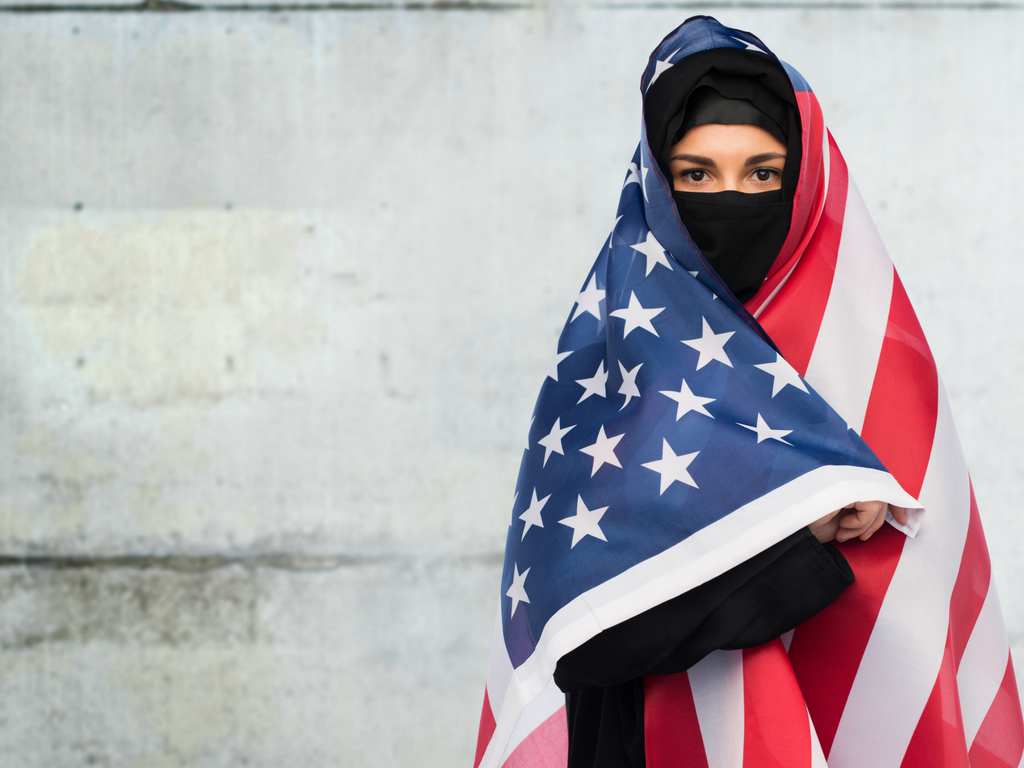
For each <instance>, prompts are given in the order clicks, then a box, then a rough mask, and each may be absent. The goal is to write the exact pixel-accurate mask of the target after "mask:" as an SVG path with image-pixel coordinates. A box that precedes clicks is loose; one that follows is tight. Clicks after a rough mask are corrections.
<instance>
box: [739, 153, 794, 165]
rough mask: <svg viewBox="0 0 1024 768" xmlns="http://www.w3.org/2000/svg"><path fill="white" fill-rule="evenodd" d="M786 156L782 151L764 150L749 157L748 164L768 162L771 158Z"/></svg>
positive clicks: (777, 158) (782, 158) (780, 158)
mask: <svg viewBox="0 0 1024 768" xmlns="http://www.w3.org/2000/svg"><path fill="white" fill-rule="evenodd" d="M785 159H786V156H785V155H784V154H782V153H781V152H762V153H761V154H760V155H752V156H751V157H748V158H747V165H757V164H758V163H766V162H768V161H769V160H785Z"/></svg>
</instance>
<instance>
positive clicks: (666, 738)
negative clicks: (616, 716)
mask: <svg viewBox="0 0 1024 768" xmlns="http://www.w3.org/2000/svg"><path fill="white" fill-rule="evenodd" d="M644 752H645V755H646V758H647V768H708V759H707V755H706V754H705V752H704V738H703V737H702V736H701V733H700V723H699V722H698V720H697V708H696V707H695V706H694V704H693V691H692V689H691V688H690V678H689V677H688V676H687V674H686V673H685V672H680V673H679V674H678V675H649V676H648V677H645V678H644Z"/></svg>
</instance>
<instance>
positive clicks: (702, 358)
mask: <svg viewBox="0 0 1024 768" xmlns="http://www.w3.org/2000/svg"><path fill="white" fill-rule="evenodd" d="M716 47H731V48H746V49H752V50H759V51H762V52H765V53H770V52H769V51H768V49H767V48H766V47H765V46H764V44H763V43H762V42H761V41H760V40H758V39H757V38H756V37H754V36H753V35H750V34H749V33H746V32H741V31H739V30H734V29H729V28H727V27H724V26H722V25H721V24H719V23H718V22H717V21H715V20H714V19H710V18H708V17H695V18H694V19H690V20H689V21H687V22H686V23H684V24H683V25H682V26H680V27H679V28H678V29H676V30H675V31H673V32H672V33H671V34H670V35H669V36H668V37H666V38H665V40H664V41H663V42H662V43H661V45H660V46H659V47H658V48H657V49H656V50H655V52H654V54H653V55H652V57H651V60H650V62H649V64H648V66H647V68H646V70H645V72H644V76H643V78H642V79H641V90H642V92H646V90H647V89H648V88H649V87H650V84H651V83H652V82H654V80H656V79H657V78H658V77H659V76H661V75H662V74H663V73H664V72H665V71H666V70H667V69H669V68H670V67H672V66H674V65H676V64H678V63H679V62H680V61H682V60H683V59H684V58H685V57H686V56H688V55H690V54H692V53H694V52H696V51H700V50H707V49H710V48H716ZM783 66H785V67H786V69H787V71H788V72H789V74H790V79H791V80H792V82H793V87H794V91H795V94H796V98H797V102H798V105H799V109H800V116H801V123H802V125H803V163H802V168H801V172H800V179H799V182H798V187H797V193H796V198H795V204H794V214H793V224H792V227H791V230H790V235H789V237H788V238H787V240H786V243H785V245H784V246H783V248H782V252H781V254H780V257H779V259H778V260H777V262H776V264H775V265H774V266H773V269H772V271H771V272H770V273H769V276H768V279H767V280H766V282H765V284H764V286H763V287H762V289H761V290H760V291H759V293H758V294H757V295H756V296H755V297H754V298H753V299H751V300H750V301H748V302H747V303H746V306H744V305H741V304H739V303H738V302H737V301H736V299H735V298H734V297H733V296H732V294H731V293H730V292H729V291H728V289H726V288H725V287H724V286H723V285H722V284H721V283H720V282H719V280H718V278H717V276H716V275H715V274H714V273H713V272H711V271H710V270H709V268H708V266H707V263H706V262H705V261H704V259H703V257H702V256H701V255H700V254H699V253H698V252H697V250H696V249H695V248H694V246H693V245H692V243H691V242H690V240H689V237H688V235H687V234H686V231H685V228H684V227H683V226H682V224H681V223H680V221H679V219H678V216H677V213H676V210H675V205H674V203H673V200H672V195H671V187H670V186H669V183H668V182H667V181H666V180H665V178H664V177H663V175H662V174H661V171H660V170H659V168H658V165H657V163H656V162H654V161H653V160H652V157H651V151H650V148H649V146H648V143H647V138H646V135H645V134H644V135H642V136H641V141H640V146H639V147H638V149H637V151H636V153H635V155H634V157H633V161H632V163H630V165H629V168H628V170H627V173H626V176H625V181H624V185H623V188H622V193H621V196H620V201H619V209H618V216H617V218H616V220H615V224H614V227H613V228H612V231H611V234H610V235H609V237H608V240H607V242H606V243H605V246H604V248H603V249H602V251H601V253H600V255H599V256H598V258H597V261H596V262H595V264H594V266H593V268H592V269H591V270H590V272H589V274H588V275H587V277H586V279H585V280H584V282H583V285H582V287H581V290H580V293H579V295H578V296H577V299H576V303H575V305H574V306H573V308H572V310H571V312H570V314H569V317H568V319H567V321H566V324H565V327H564V329H563V331H562V334H561V337H560V339H559V342H558V346H557V349H556V352H555V355H554V356H553V358H552V360H551V363H550V366H549V368H548V372H547V377H546V378H545V381H544V384H543V386H542V387H541V391H540V395H539V397H538V401H537V405H536V408H535V410H534V415H533V420H532V422H531V425H530V430H529V437H528V442H527V447H526V450H525V452H524V455H523V461H522V466H521V469H520V473H519V480H518V483H517V488H516V497H515V501H514V504H513V509H512V517H511V522H510V525H509V530H508V539H507V543H506V549H505V566H504V571H503V575H502V582H501V589H500V605H499V611H498V617H497V621H496V625H495V633H494V643H493V648H492V655H491V662H490V667H489V670H488V675H487V685H486V691H485V696H484V706H483V712H482V715H481V720H480V728H479V739H478V747H477V754H476V765H483V766H486V767H488V768H490V767H491V766H501V765H504V766H516V767H518V766H531V767H533V766H559V765H561V766H564V765H565V762H566V744H567V740H566V722H565V710H564V697H563V696H562V694H561V692H560V691H559V690H558V689H557V688H556V687H555V686H554V684H553V683H552V682H551V675H552V672H553V670H554V667H555V663H556V662H557V660H558V658H559V657H561V656H562V655H563V654H565V653H566V652H568V651H569V650H572V649H573V648H576V647H578V646H579V645H581V644H582V643H584V642H585V641H586V640H588V639H589V638H591V637H593V636H594V635H596V634H597V633H598V632H600V631H601V630H602V629H604V628H606V627H609V626H613V625H615V624H617V623H619V622H621V621H624V620H626V619H628V618H630V617H632V616H635V615H637V614H639V613H641V612H643V611H644V610H647V609H649V608H651V607H653V606H655V605H658V604H659V603H661V602H664V601H665V600H667V599H669V598H671V597H674V596H676V595H678V594H681V593H683V592H685V591H687V590H689V589H692V588H693V587H695V586H697V585H699V584H701V583H703V582H705V581H707V580H708V579H710V578H713V577H715V576H717V575H719V574H721V573H723V572H724V571H726V570H728V569H729V568H731V567H733V566H734V565H736V564H738V563H740V562H743V561H744V560H746V559H748V558H750V557H751V556H753V555H754V554H756V553H757V552H759V551H762V550H764V549H765V548H767V547H768V546H770V545H771V544H773V543H775V542H777V541H780V540H781V539H783V538H785V537H786V536H787V535H789V534H790V533H792V532H793V531H795V530H797V529H799V528H801V527H803V526H805V525H807V524H808V523H810V522H812V521H814V520H816V519H818V518H819V517H821V516H823V515H824V514H826V513H828V512H829V511H831V510H834V509H838V508H839V507H842V506H844V505H846V504H848V503H850V502H853V501H861V500H873V499H879V500H883V501H887V502H889V503H891V504H898V505H900V506H905V507H908V508H910V520H909V522H908V524H907V525H906V526H900V525H899V524H898V523H896V521H895V520H893V519H892V518H891V517H890V518H889V523H890V525H887V526H885V527H884V528H883V529H882V530H880V531H879V532H878V533H877V534H875V536H874V537H873V538H872V539H871V540H870V541H869V542H866V543H865V542H858V541H854V542H850V543H847V544H843V545H840V548H841V550H842V552H843V554H844V555H845V556H846V557H847V559H848V560H849V561H850V564H851V566H852V567H853V570H854V572H855V574H856V577H857V580H856V583H855V584H854V585H853V586H851V587H850V588H848V589H847V590H846V591H845V592H844V593H843V595H842V596H841V597H840V598H839V599H838V600H837V601H836V602H835V603H833V604H832V605H831V606H830V607H829V608H827V609H826V610H825V611H823V612H821V613H820V614H818V615H817V616H815V617H814V618H812V619H811V620H809V621H807V622H806V623H804V624H802V625H800V626H799V627H797V628H796V629H795V630H794V631H793V632H791V633H789V634H788V635H787V636H786V637H783V638H781V639H780V640H776V641H774V642H772V643H769V644H767V645H764V646H761V647H759V648H753V649H747V650H743V651H717V652H715V653H713V654H711V655H710V656H708V657H707V658H705V659H704V660H703V661H701V662H700V663H699V664H697V665H696V666H694V667H693V668H691V669H690V670H689V671H688V672H684V673H680V674H678V675H669V676H660V677H649V678H646V679H645V744H646V754H647V762H648V765H649V766H650V767H651V768H659V766H678V765H683V764H685V765H687V766H691V765H692V766H708V768H740V767H741V766H762V765H782V766H787V768H791V767H793V766H825V765H828V766H832V768H844V767H849V768H854V767H857V768H863V767H865V766H870V768H885V767H888V766H892V767H893V768H896V767H897V766H908V767H921V768H924V767H925V766H928V767H929V768H931V767H932V766H964V767H965V768H966V767H967V766H974V768H978V767H979V766H984V767H985V768H989V767H995V766H999V767H1000V768H1004V767H1009V766H1012V767H1013V768H1016V766H1018V765H1020V764H1021V757H1022V753H1024V725H1022V721H1021V710H1020V703H1019V699H1018V695H1017V688H1016V681H1015V677H1014V673H1013V665H1012V662H1011V660H1010V655H1009V646H1008V643H1007V638H1006V631H1005V628H1004V626H1003V622H1002V615H1001V611H1000V608H999V602H998V598H997V596H996V592H995V588H994V585H993V584H992V583H991V572H990V568H989V559H988V551H987V547H986V544H985V539H984V534H983V532H982V529H981V523H980V520H979V517H978V511H977V507H976V505H975V503H974V496H973V492H972V489H971V484H970V478H969V476H968V473H967V468H966V465H965V463H964V459H963V455H962V453H961V450H960V445H959V441H958V439H957V436H956V432H955V429H954V426H953V422H952V418H951V416H950V411H949V405H948V403H947V400H946V396H945V393H944V391H943V388H942V384H941V381H940V380H939V378H938V375H937V373H936V369H935V364H934V361H933V359H932V356H931V353H930V351H929V349H928V345H927V342H926V341H925V338H924V334H923V333H922V331H921V328H920V325H919V324H918V322H917V318H916V316H915V314H914V311H913V309H912V308H911V306H910V302H909V300H908V298H907V295H906V292H905V291H904V289H903V286H902V284H901V282H900V279H899V277H898V275H897V274H896V271H895V269H894V267H893V264H892V262H891V260H890V259H889V256H888V254H887V253H886V251H885V248H884V246H883V245H882V242H881V240H880V238H879V236H878V233H877V231H876V229H875V227H874V224H873V223H872V221H871V218H870V216H869V214H868V212H867V209H866V208H865V205H864V202H863V201H862V199H861V197H860V195H859V193H858V192H857V189H856V187H855V186H854V184H853V182H852V180H851V179H850V178H849V175H848V173H847V169H846V165H845V162H844V161H843V158H842V155H841V154H840V153H839V150H838V148H837V147H836V145H835V143H834V141H833V140H832V137H831V136H830V135H829V133H828V131H827V130H826V129H825V126H824V121H823V119H822V115H821V110H820V107H819V106H818V102H817V99H816V98H815V96H814V94H813V93H812V92H811V90H810V88H809V87H808V85H807V83H806V82H805V81H804V79H803V78H802V77H801V76H800V75H799V73H797V72H796V71H795V70H793V69H792V68H791V67H789V66H788V65H783ZM684 756H685V761H684V759H683V758H684ZM826 760H827V763H826Z"/></svg>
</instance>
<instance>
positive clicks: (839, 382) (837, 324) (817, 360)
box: [804, 179, 893, 434]
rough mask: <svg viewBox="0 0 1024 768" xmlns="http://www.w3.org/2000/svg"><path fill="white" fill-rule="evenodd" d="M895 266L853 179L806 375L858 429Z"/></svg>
mask: <svg viewBox="0 0 1024 768" xmlns="http://www.w3.org/2000/svg"><path fill="white" fill-rule="evenodd" d="M892 281H893V266H892V261H890V259H889V255H888V254H887V253H886V251H885V246H884V245H883V244H882V239H881V238H880V237H879V236H878V230H877V229H876V228H875V224H874V222H873V221H871V216H870V214H869V213H868V210H867V207H866V206H865V205H864V200H863V199H862V198H861V196H860V192H859V191H858V190H857V185H856V184H854V183H853V179H850V181H849V188H848V191H847V194H846V213H845V215H844V217H843V234H842V239H841V240H840V242H839V254H838V256H837V257H836V273H835V277H834V278H833V279H832V290H831V292H830V293H829V297H828V304H827V305H826V306H825V314H824V315H823V316H822V318H821V327H820V329H819V331H818V337H817V339H816V340H815V342H814V351H813V352H812V353H811V359H810V362H809V363H808V364H807V374H806V375H805V376H804V378H805V379H806V380H807V381H808V383H809V384H810V385H811V386H812V387H814V388H815V389H816V390H818V392H819V394H821V396H822V397H824V398H825V400H827V401H828V404H829V405H831V406H832V407H833V408H835V410H836V411H837V412H838V413H839V415H840V416H842V417H843V418H844V419H846V423H847V424H849V425H850V427H851V428H852V429H853V430H854V431H856V432H857V433H858V434H859V433H860V431H861V428H862V427H863V426H864V414H865V413H866V412H867V409H868V398H869V397H870V396H871V385H872V383H873V381H874V378H875V369H876V368H877V367H878V356H879V354H880V353H881V351H882V342H883V341H884V339H885V329H886V326H887V325H888V323H889V303H890V300H891V299H892Z"/></svg>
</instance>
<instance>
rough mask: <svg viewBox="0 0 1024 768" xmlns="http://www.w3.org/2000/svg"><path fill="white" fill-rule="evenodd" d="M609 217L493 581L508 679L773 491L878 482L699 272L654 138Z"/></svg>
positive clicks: (809, 392) (546, 398) (702, 269)
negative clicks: (639, 578) (625, 590)
mask: <svg viewBox="0 0 1024 768" xmlns="http://www.w3.org/2000/svg"><path fill="white" fill-rule="evenodd" d="M716 24H717V23H716ZM692 26H694V25H685V26H684V27H683V28H682V29H686V28H688V27H692ZM703 26H707V25H702V27H701V28H703ZM718 26H719V27H720V26H721V25H718ZM722 29H725V28H722ZM704 31H706V30H704ZM712 32H713V33H714V34H718V32H717V31H715V30H712ZM727 32H728V30H727ZM722 34H725V33H722ZM670 39H671V38H670ZM729 39H730V40H732V41H733V43H732V44H733V45H742V43H741V42H737V38H736V37H735V36H729ZM667 42H668V41H666V44H667ZM652 66H653V62H652ZM651 71H653V70H651ZM618 214H619V215H618V218H617V219H616V221H615V226H614V228H613V230H612V233H611V235H610V236H609V238H608V242H607V243H606V244H605V247H604V249H603V250H602V252H601V254H600V256H599V257H598V259H597V261H596V263H595V264H594V267H593V269H592V270H591V272H590V274H588V276H587V278H586V280H585V281H584V284H583V287H582V288H581V291H580V294H579V297H578V299H577V303H576V305H575V306H574V307H573V310H572V311H571V312H570V314H569V318H568V320H567V321H566V324H565V327H564V329H563V331H562V335H561V337H560V339H559V342H558V347H557V352H556V354H555V356H554V357H553V359H552V361H551V365H550V367H549V371H548V376H547V378H546V379H545V381H544V384H543V386H542V387H541V391H540V395H539V397H538V400H537V406H536V408H535V410H534V417H533V421H532V422H531V426H530V433H529V438H528V447H527V449H526V451H525V452H524V455H523V461H522V466H521V468H520V472H519V479H518V482H517V486H516V498H515V502H514V505H513V511H512V519H511V524H510V526H509V532H508V541H507V544H506V549H505V567H504V572H503V575H502V586H501V594H502V604H501V614H502V618H503V629H504V637H505V644H506V647H507V649H508V652H509V657H510V658H511V660H512V663H513V665H514V666H517V667H518V666H519V665H521V664H522V663H523V662H524V661H525V660H526V659H527V658H529V656H530V654H532V653H533V650H534V648H535V645H536V642H537V640H538V638H539V637H540V635H541V632H542V630H543V628H544V626H545V624H546V623H547V621H548V620H549V619H550V618H551V616H552V615H553V614H554V613H555V612H556V611H558V610H559V609H560V608H561V607H562V606H564V605H566V604H567V603H568V602H570V601H571V600H573V599H575V598H576V597H578V596H579V595H580V594H582V593H583V592H585V591H587V590H589V589H591V588H593V587H594V586H596V585H598V584H600V583H602V582H604V581H606V580H608V579H610V578H612V577H614V576H616V575H618V574H620V573H622V572H623V571H625V570H626V569H628V568H630V567H631V566H633V565H635V564H636V563H639V562H642V561H643V560H646V559H647V558H650V557H652V556H654V555H657V554H659V553H661V552H663V551H664V550H666V549H668V548H669V547H672V546H674V545H676V544H677V543H679V542H681V541H683V540H684V539H686V538H687V537H688V536H690V535H691V534H692V533H694V532H695V531H698V530H700V529H702V528H704V527H705V526H707V525H709V524H710V523H713V522H714V521H716V520H718V519H720V518H722V517H724V516H726V515H728V514H730V513H731V512H733V511H734V510H736V509H738V508H739V507H742V506H743V505H745V504H747V503H749V502H751V501H753V500H754V499H757V498H759V497H760V496H762V495H764V494H765V493H767V492H769V491H771V490H773V489H775V488H778V487H780V486H782V485H784V484H786V483H787V482H789V481H791V480H793V479H795V478H797V477H800V476H801V475H803V474H805V473H807V472H808V471H811V470H813V469H816V468H818V467H821V466H825V465H847V466H861V467H871V468H875V469H880V470H884V467H883V466H882V464H881V462H879V460H878V459H877V458H876V457H875V455H874V454H873V453H872V452H871V450H870V449H869V448H868V447H867V445H866V444H865V443H864V442H863V441H862V440H861V439H860V437H859V436H858V435H857V434H856V433H855V432H853V431H852V430H850V429H849V428H848V426H847V425H846V423H845V422H844V421H843V420H842V419H841V418H840V417H839V416H838V414H836V413H835V411H833V410H832V408H831V407H830V406H829V405H828V404H827V403H826V402H825V401H824V400H823V399H822V398H821V397H820V396H819V395H818V394H817V393H816V392H814V390H813V389H811V388H810V387H809V386H808V385H807V384H806V382H804V381H803V380H802V379H801V378H800V377H799V376H797V375H796V373H795V372H794V371H793V370H792V368H790V367H789V366H788V364H786V363H785V361H784V360H782V358H781V357H780V356H779V355H778V353H777V352H776V350H775V349H774V348H773V347H772V346H771V344H770V341H768V340H766V339H765V338H764V337H763V335H762V333H763V332H761V331H760V328H759V326H757V324H756V322H754V321H753V320H752V319H751V318H750V316H749V314H747V313H746V312H745V310H743V308H742V305H740V304H739V303H738V302H737V301H736V299H735V297H733V296H732V295H731V294H730V293H729V292H728V290H727V289H726V288H724V286H722V285H721V283H720V282H719V281H718V278H717V277H716V276H715V275H714V274H713V273H712V272H710V271H709V270H708V268H707V266H706V262H704V260H703V258H702V257H701V256H700V255H699V254H698V253H697V251H696V249H695V248H694V247H693V245H692V243H691V242H690V240H689V238H688V236H687V235H686V232H685V229H683V227H682V225H681V224H680V223H679V221H678V218H677V215H676V211H675V207H674V204H673V201H672V197H671V192H670V190H668V188H667V183H666V182H665V179H664V177H663V176H662V175H661V173H660V171H659V170H658V169H657V166H656V164H655V165H653V166H652V163H651V161H650V156H649V150H648V148H647V142H646V137H644V138H642V140H641V143H640V146H639V147H638V149H637V152H636V154H635V155H634V157H633V162H632V163H631V164H630V167H629V169H628V171H627V174H626V178H625V183H624V186H623V190H622V194H621V196H620V200H619V210H618Z"/></svg>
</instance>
